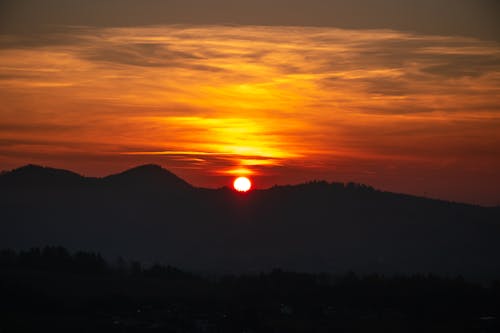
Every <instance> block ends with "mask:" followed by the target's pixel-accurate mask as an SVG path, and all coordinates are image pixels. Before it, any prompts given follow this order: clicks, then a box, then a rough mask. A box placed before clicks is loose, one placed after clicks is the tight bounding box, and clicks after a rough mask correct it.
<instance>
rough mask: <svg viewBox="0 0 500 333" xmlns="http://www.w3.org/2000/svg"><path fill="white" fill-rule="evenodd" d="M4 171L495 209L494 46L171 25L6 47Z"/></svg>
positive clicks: (80, 31)
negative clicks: (167, 179)
mask: <svg viewBox="0 0 500 333" xmlns="http://www.w3.org/2000/svg"><path fill="white" fill-rule="evenodd" d="M0 100H1V101H2V103H1V104H0V169H11V168H14V167H18V166H21V165H23V164H27V163H37V164H42V165H47V166H53V167H60V168H67V169H71V170H74V171H77V172H80V173H82V174H85V175H92V176H100V175H107V174H109V173H113V172H118V171H121V170H123V169H126V168H128V167H131V166H135V165H137V164H142V163H157V164H161V165H162V166H164V167H165V168H167V169H169V170H171V171H173V172H174V173H176V174H178V175H179V176H181V177H183V178H185V179H186V180H188V181H190V182H191V183H192V184H194V185H197V186H208V187H220V186H223V185H228V184H230V182H231V179H232V177H233V176H235V175H240V174H245V175H250V176H252V178H253V179H254V182H255V185H256V187H261V188H262V187H268V186H272V185H274V184H286V183H296V182H302V181H307V180H311V179H326V180H329V181H332V180H336V181H356V182H363V183H367V184H370V185H373V186H375V187H378V188H381V189H385V190H391V191H398V192H404V193H412V194H417V195H426V196H430V197H437V198H444V199H451V200H458V201H466V202H472V203H480V204H487V205H492V204H500V173H499V171H498V170H500V45H499V44H498V43H496V42H489V41H482V40H478V39H474V38H465V37H446V36H428V35H423V34H410V33H403V32H398V31H394V30H345V29H335V28H328V27H325V28H307V27H262V26H221V25H214V26H188V25H167V26H155V27H136V28H130V27H129V28H86V27H67V28H64V29H59V31H58V32H54V33H51V34H48V35H46V36H44V37H43V38H40V37H39V36H38V37H37V36H35V37H26V36H25V37H23V38H20V37H19V36H14V35H8V34H3V35H0Z"/></svg>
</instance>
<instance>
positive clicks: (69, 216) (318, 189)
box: [0, 165, 500, 278]
mask: <svg viewBox="0 0 500 333" xmlns="http://www.w3.org/2000/svg"><path fill="white" fill-rule="evenodd" d="M0 211H1V213H0V214H1V215H0V216H1V222H0V248H14V249H16V248H17V249H22V248H29V247H32V246H44V245H61V246H65V247H67V248H68V249H83V250H90V251H99V252H101V253H103V254H104V255H106V256H107V257H109V258H114V257H117V256H120V255H121V256H125V257H127V258H131V259H137V260H141V261H143V262H146V263H147V262H150V263H153V262H160V263H166V264H171V265H174V266H177V267H181V268H184V269H190V270H197V271H208V272H228V271H229V272H248V271H262V270H269V269H272V268H283V269H288V270H296V271H309V272H321V271H328V272H339V273H343V272H346V271H349V270H352V271H357V272H360V273H363V272H367V273H370V272H377V273H387V274H390V273H429V272H431V273H436V274H443V275H446V274H463V275H466V276H470V277H477V278H495V277H497V278H498V277H499V276H500V263H499V262H498V255H499V254H500V242H498V239H500V223H499V221H500V211H499V209H498V208H490V207H480V206H474V205H467V204H460V203H452V202H447V201H442V200H432V199H427V198H422V197H415V196H410V195H404V194H396V193H390V192H383V191H379V190H376V189H374V188H372V187H370V186H366V185H361V184H354V183H348V184H343V183H327V182H318V181H316V182H310V183H305V184H299V185H287V186H275V187H273V188H270V189H266V190H254V191H251V192H249V193H246V194H240V193H236V192H235V191H232V190H230V189H228V188H222V189H201V188H196V187H193V186H191V185H190V184H188V183H187V182H185V181H184V180H182V179H181V178H179V177H177V176H176V175H174V174H173V173H171V172H169V171H168V170H165V169H163V168H161V167H160V166H156V165H145V166H140V167H137V168H134V169H130V170H128V171H125V172H123V173H120V174H117V175H111V176H108V177H104V178H87V177H82V176H80V175H77V174H75V173H72V172H69V171H65V170H58V169H50V168H42V167H37V166H32V165H31V166H26V167H22V168H19V169H16V170H13V171H10V172H6V173H3V174H1V175H0Z"/></svg>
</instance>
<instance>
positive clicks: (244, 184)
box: [233, 177, 252, 192]
mask: <svg viewBox="0 0 500 333" xmlns="http://www.w3.org/2000/svg"><path fill="white" fill-rule="evenodd" d="M233 186H234V189H235V190H236V191H238V192H247V191H248V190H250V188H251V187H252V182H251V181H250V179H248V178H247V177H238V178H236V179H235V180H234V183H233Z"/></svg>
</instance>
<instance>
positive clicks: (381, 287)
mask: <svg viewBox="0 0 500 333" xmlns="http://www.w3.org/2000/svg"><path fill="white" fill-rule="evenodd" d="M0 294H1V295H2V297H1V298H0V330H2V332H41V331H43V332H48V331H50V332H332V331H342V332H366V331H370V332H471V331H481V332H497V331H498V329H499V328H500V326H499V321H498V318H499V315H500V282H498V281H497V282H494V283H492V284H489V285H488V286H481V285H478V284H473V283H469V282H466V281H465V280H464V279H463V278H461V277H448V278H440V277H436V276H432V275H425V276H424V275H412V276H392V277H385V276H381V275H367V276H358V275H356V274H354V273H348V274H342V275H330V274H325V273H323V274H306V273H293V272H285V271H282V270H273V271H271V272H267V273H260V274H246V275H225V276H219V277H217V278H214V277H207V276H202V275H198V274H193V273H188V272H184V271H181V270H179V269H177V268H174V267H171V266H162V265H158V264H154V265H149V266H146V265H143V264H141V263H138V262H128V261H125V260H124V259H118V260H115V261H113V262H111V263H110V262H107V261H106V260H104V259H103V257H102V256H101V255H100V254H97V253H93V252H82V251H78V252H75V253H70V252H69V251H68V250H66V249H65V248H62V247H45V248H42V249H40V248H33V249H30V250H26V251H20V252H18V251H13V250H3V251H0Z"/></svg>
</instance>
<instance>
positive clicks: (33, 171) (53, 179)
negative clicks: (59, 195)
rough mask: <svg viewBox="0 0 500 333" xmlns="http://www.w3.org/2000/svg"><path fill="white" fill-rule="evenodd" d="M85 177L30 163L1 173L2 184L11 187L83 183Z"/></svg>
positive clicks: (0, 184)
mask: <svg viewBox="0 0 500 333" xmlns="http://www.w3.org/2000/svg"><path fill="white" fill-rule="evenodd" d="M82 181H83V177H82V176H80V175H78V174H76V173H74V172H71V171H67V170H62V169H53V168H47V167H42V166H38V165H33V164H29V165H26V166H23V167H21V168H17V169H15V170H12V171H10V172H4V173H2V174H0V186H1V187H4V188H5V187H11V188H25V187H37V186H38V187H40V186H48V187H59V186H63V187H65V186H73V185H75V184H81V183H82Z"/></svg>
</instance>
